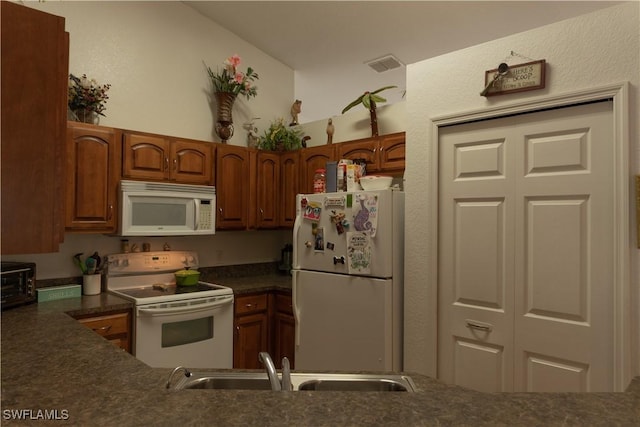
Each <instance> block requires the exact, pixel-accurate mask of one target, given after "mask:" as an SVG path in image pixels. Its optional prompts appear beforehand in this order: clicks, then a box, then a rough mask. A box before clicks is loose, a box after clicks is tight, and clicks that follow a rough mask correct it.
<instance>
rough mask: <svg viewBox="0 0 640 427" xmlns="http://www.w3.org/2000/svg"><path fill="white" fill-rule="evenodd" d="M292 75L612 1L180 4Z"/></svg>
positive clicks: (468, 38)
mask: <svg viewBox="0 0 640 427" xmlns="http://www.w3.org/2000/svg"><path fill="white" fill-rule="evenodd" d="M184 3H186V4H188V5H189V6H191V7H193V8H194V9H196V10H198V11H199V12H200V13H202V14H203V15H205V16H207V17H209V18H210V19H211V20H213V21H215V22H216V23H218V24H219V25H221V26H223V27H225V28H227V29H228V30H230V31H231V32H233V33H234V34H236V35H237V36H239V37H240V38H242V39H244V40H246V41H248V42H249V43H251V44H252V45H254V46H256V47H258V48H260V49H261V50H262V51H264V52H266V53H267V54H269V55H270V56H272V57H274V58H276V59H278V60H280V61H281V62H283V63H284V64H286V65H288V66H290V67H291V68H293V69H295V70H297V71H305V70H310V69H314V68H318V67H322V65H323V64H325V63H326V62H328V61H330V62H334V63H335V62H340V63H343V64H345V65H353V64H358V65H360V66H362V65H363V64H364V63H365V62H367V61H370V60H372V59H376V58H379V57H382V56H384V55H386V54H393V55H395V56H396V57H397V58H398V59H399V60H400V61H402V62H403V63H405V64H409V63H413V62H417V61H420V60H424V59H428V58H431V57H434V56H438V55H441V54H443V53H447V52H451V51H454V50H458V49H462V48H465V47H469V46H473V45H476V44H479V43H482V42H485V41H489V40H494V39H497V38H500V37H504V36H507V35H510V34H515V33H518V32H522V31H525V30H528V29H531V28H536V27H540V26H543V25H546V24H549V23H552V22H556V21H560V20H563V19H567V18H571V17H574V16H578V15H582V14H585V13H589V12H592V11H594V10H596V9H601V8H603V7H608V6H612V5H615V4H617V3H619V2H610V1H506V2H504V1H408V2H407V1H280V2H274V1H186V2H184Z"/></svg>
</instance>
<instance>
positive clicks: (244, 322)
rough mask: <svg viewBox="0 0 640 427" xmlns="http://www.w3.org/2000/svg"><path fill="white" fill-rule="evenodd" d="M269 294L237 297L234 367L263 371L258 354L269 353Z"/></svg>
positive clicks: (235, 307)
mask: <svg viewBox="0 0 640 427" xmlns="http://www.w3.org/2000/svg"><path fill="white" fill-rule="evenodd" d="M268 301H269V298H268V294H266V293H261V294H250V295H242V296H238V297H236V300H235V306H234V314H235V316H234V322H233V323H234V328H235V334H234V339H233V367H234V368H236V369H262V368H264V367H263V366H262V364H261V363H260V362H259V361H258V353H260V352H261V351H269V350H270V349H269V303H268Z"/></svg>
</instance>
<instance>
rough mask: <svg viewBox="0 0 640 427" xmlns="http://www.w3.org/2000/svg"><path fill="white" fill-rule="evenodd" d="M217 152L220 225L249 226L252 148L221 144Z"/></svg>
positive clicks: (227, 226) (218, 223) (223, 227)
mask: <svg viewBox="0 0 640 427" xmlns="http://www.w3.org/2000/svg"><path fill="white" fill-rule="evenodd" d="M216 150H217V155H216V204H217V208H218V212H217V216H216V228H218V229H220V230H230V229H246V228H247V225H248V214H249V207H248V204H249V187H250V185H251V182H250V179H249V152H248V151H247V149H246V148H244V147H239V146H235V145H227V144H218V145H217V148H216Z"/></svg>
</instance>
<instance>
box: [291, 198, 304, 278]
mask: <svg viewBox="0 0 640 427" xmlns="http://www.w3.org/2000/svg"><path fill="white" fill-rule="evenodd" d="M301 223H302V212H301V208H300V198H299V197H298V196H296V220H295V221H294V223H293V242H292V244H293V254H292V255H293V256H292V257H291V266H292V268H300V266H299V265H298V245H299V244H300V243H299V242H298V234H299V233H300V224H301Z"/></svg>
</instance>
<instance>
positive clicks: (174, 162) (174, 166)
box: [173, 159, 178, 172]
mask: <svg viewBox="0 0 640 427" xmlns="http://www.w3.org/2000/svg"><path fill="white" fill-rule="evenodd" d="M173 171H174V172H177V171H178V159H173Z"/></svg>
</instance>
